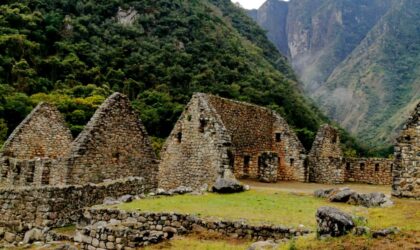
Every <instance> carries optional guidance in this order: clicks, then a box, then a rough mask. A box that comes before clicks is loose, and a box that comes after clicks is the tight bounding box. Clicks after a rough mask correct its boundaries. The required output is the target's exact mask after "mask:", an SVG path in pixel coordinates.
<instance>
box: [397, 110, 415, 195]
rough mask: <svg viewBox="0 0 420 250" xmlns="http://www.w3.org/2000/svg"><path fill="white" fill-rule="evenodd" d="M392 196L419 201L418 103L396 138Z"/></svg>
mask: <svg viewBox="0 0 420 250" xmlns="http://www.w3.org/2000/svg"><path fill="white" fill-rule="evenodd" d="M392 195H394V196H397V197H407V198H416V199H420V103H418V104H417V107H416V109H415V110H414V111H413V113H412V114H411V116H410V118H409V119H408V121H407V122H406V124H405V125H404V127H403V129H402V131H401V134H400V136H399V137H398V138H397V144H396V145H395V167H394V169H393V184H392Z"/></svg>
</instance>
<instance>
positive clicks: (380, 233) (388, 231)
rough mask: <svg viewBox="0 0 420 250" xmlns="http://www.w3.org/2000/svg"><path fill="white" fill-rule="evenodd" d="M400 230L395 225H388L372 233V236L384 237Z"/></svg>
mask: <svg viewBox="0 0 420 250" xmlns="http://www.w3.org/2000/svg"><path fill="white" fill-rule="evenodd" d="M399 232H400V230H399V229H398V228H397V227H389V228H385V229H382V230H379V231H374V232H373V233H372V237H373V238H379V237H386V236H388V235H391V234H397V233H399Z"/></svg>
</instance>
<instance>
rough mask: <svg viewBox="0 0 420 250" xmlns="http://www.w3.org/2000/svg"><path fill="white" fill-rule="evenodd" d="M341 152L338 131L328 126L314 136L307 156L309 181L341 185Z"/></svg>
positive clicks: (342, 175) (342, 177)
mask: <svg viewBox="0 0 420 250" xmlns="http://www.w3.org/2000/svg"><path fill="white" fill-rule="evenodd" d="M342 163H343V152H342V150H341V146H340V137H339V133H338V131H337V130H336V129H335V128H333V127H331V126H330V125H328V124H325V125H322V126H321V128H320V129H319V130H318V133H317V134H316V137H315V140H314V143H313V145H312V148H311V151H310V152H309V155H308V172H309V181H310V182H318V183H343V182H344V170H343V169H342Z"/></svg>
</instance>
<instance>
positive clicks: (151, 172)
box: [54, 93, 157, 184]
mask: <svg viewBox="0 0 420 250" xmlns="http://www.w3.org/2000/svg"><path fill="white" fill-rule="evenodd" d="M57 170H58V171H60V172H61V173H63V174H65V175H64V176H59V177H61V178H58V179H55V180H54V183H56V184H60V183H66V184H82V183H89V182H92V183H100V182H102V181H104V180H107V179H111V180H114V179H119V178H123V177H128V176H141V177H144V178H145V179H146V180H147V181H150V182H152V183H156V175H157V158H156V156H155V153H154V151H153V149H152V147H151V144H150V141H149V137H148V134H147V132H146V129H145V128H144V126H143V125H142V123H141V121H140V120H139V118H138V115H137V114H136V113H135V112H134V111H133V109H132V108H131V105H130V101H129V100H128V98H127V97H126V96H124V95H122V94H120V93H115V94H113V95H111V96H110V97H109V98H108V99H107V100H105V102H104V103H103V104H102V105H101V106H100V107H99V108H98V110H97V111H96V112H95V114H94V115H93V117H92V118H91V120H90V121H89V123H88V124H87V125H86V127H85V129H84V130H83V131H82V132H81V133H80V135H79V136H78V137H77V138H76V140H75V141H74V142H73V144H72V148H71V151H70V154H69V155H68V156H67V157H64V158H63V159H61V161H60V162H59V163H58V164H57Z"/></svg>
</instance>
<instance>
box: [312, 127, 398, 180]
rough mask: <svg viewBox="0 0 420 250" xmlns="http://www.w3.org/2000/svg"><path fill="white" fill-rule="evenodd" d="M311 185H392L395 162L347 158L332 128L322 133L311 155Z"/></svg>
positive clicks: (324, 129)
mask: <svg viewBox="0 0 420 250" xmlns="http://www.w3.org/2000/svg"><path fill="white" fill-rule="evenodd" d="M308 163H309V164H308V165H309V167H308V168H309V169H308V171H309V181H310V182H318V183H329V184H339V183H344V182H358V183H367V184H376V185H390V184H391V179H392V177H391V176H392V169H393V167H394V161H393V160H392V159H383V158H345V157H344V156H343V153H342V151H341V147H340V137H339V134H338V131H337V130H336V129H335V128H333V127H331V126H330V125H323V126H321V128H320V129H319V131H318V133H317V136H316V138H315V141H314V143H313V146H312V149H311V151H310V153H309V155H308Z"/></svg>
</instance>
